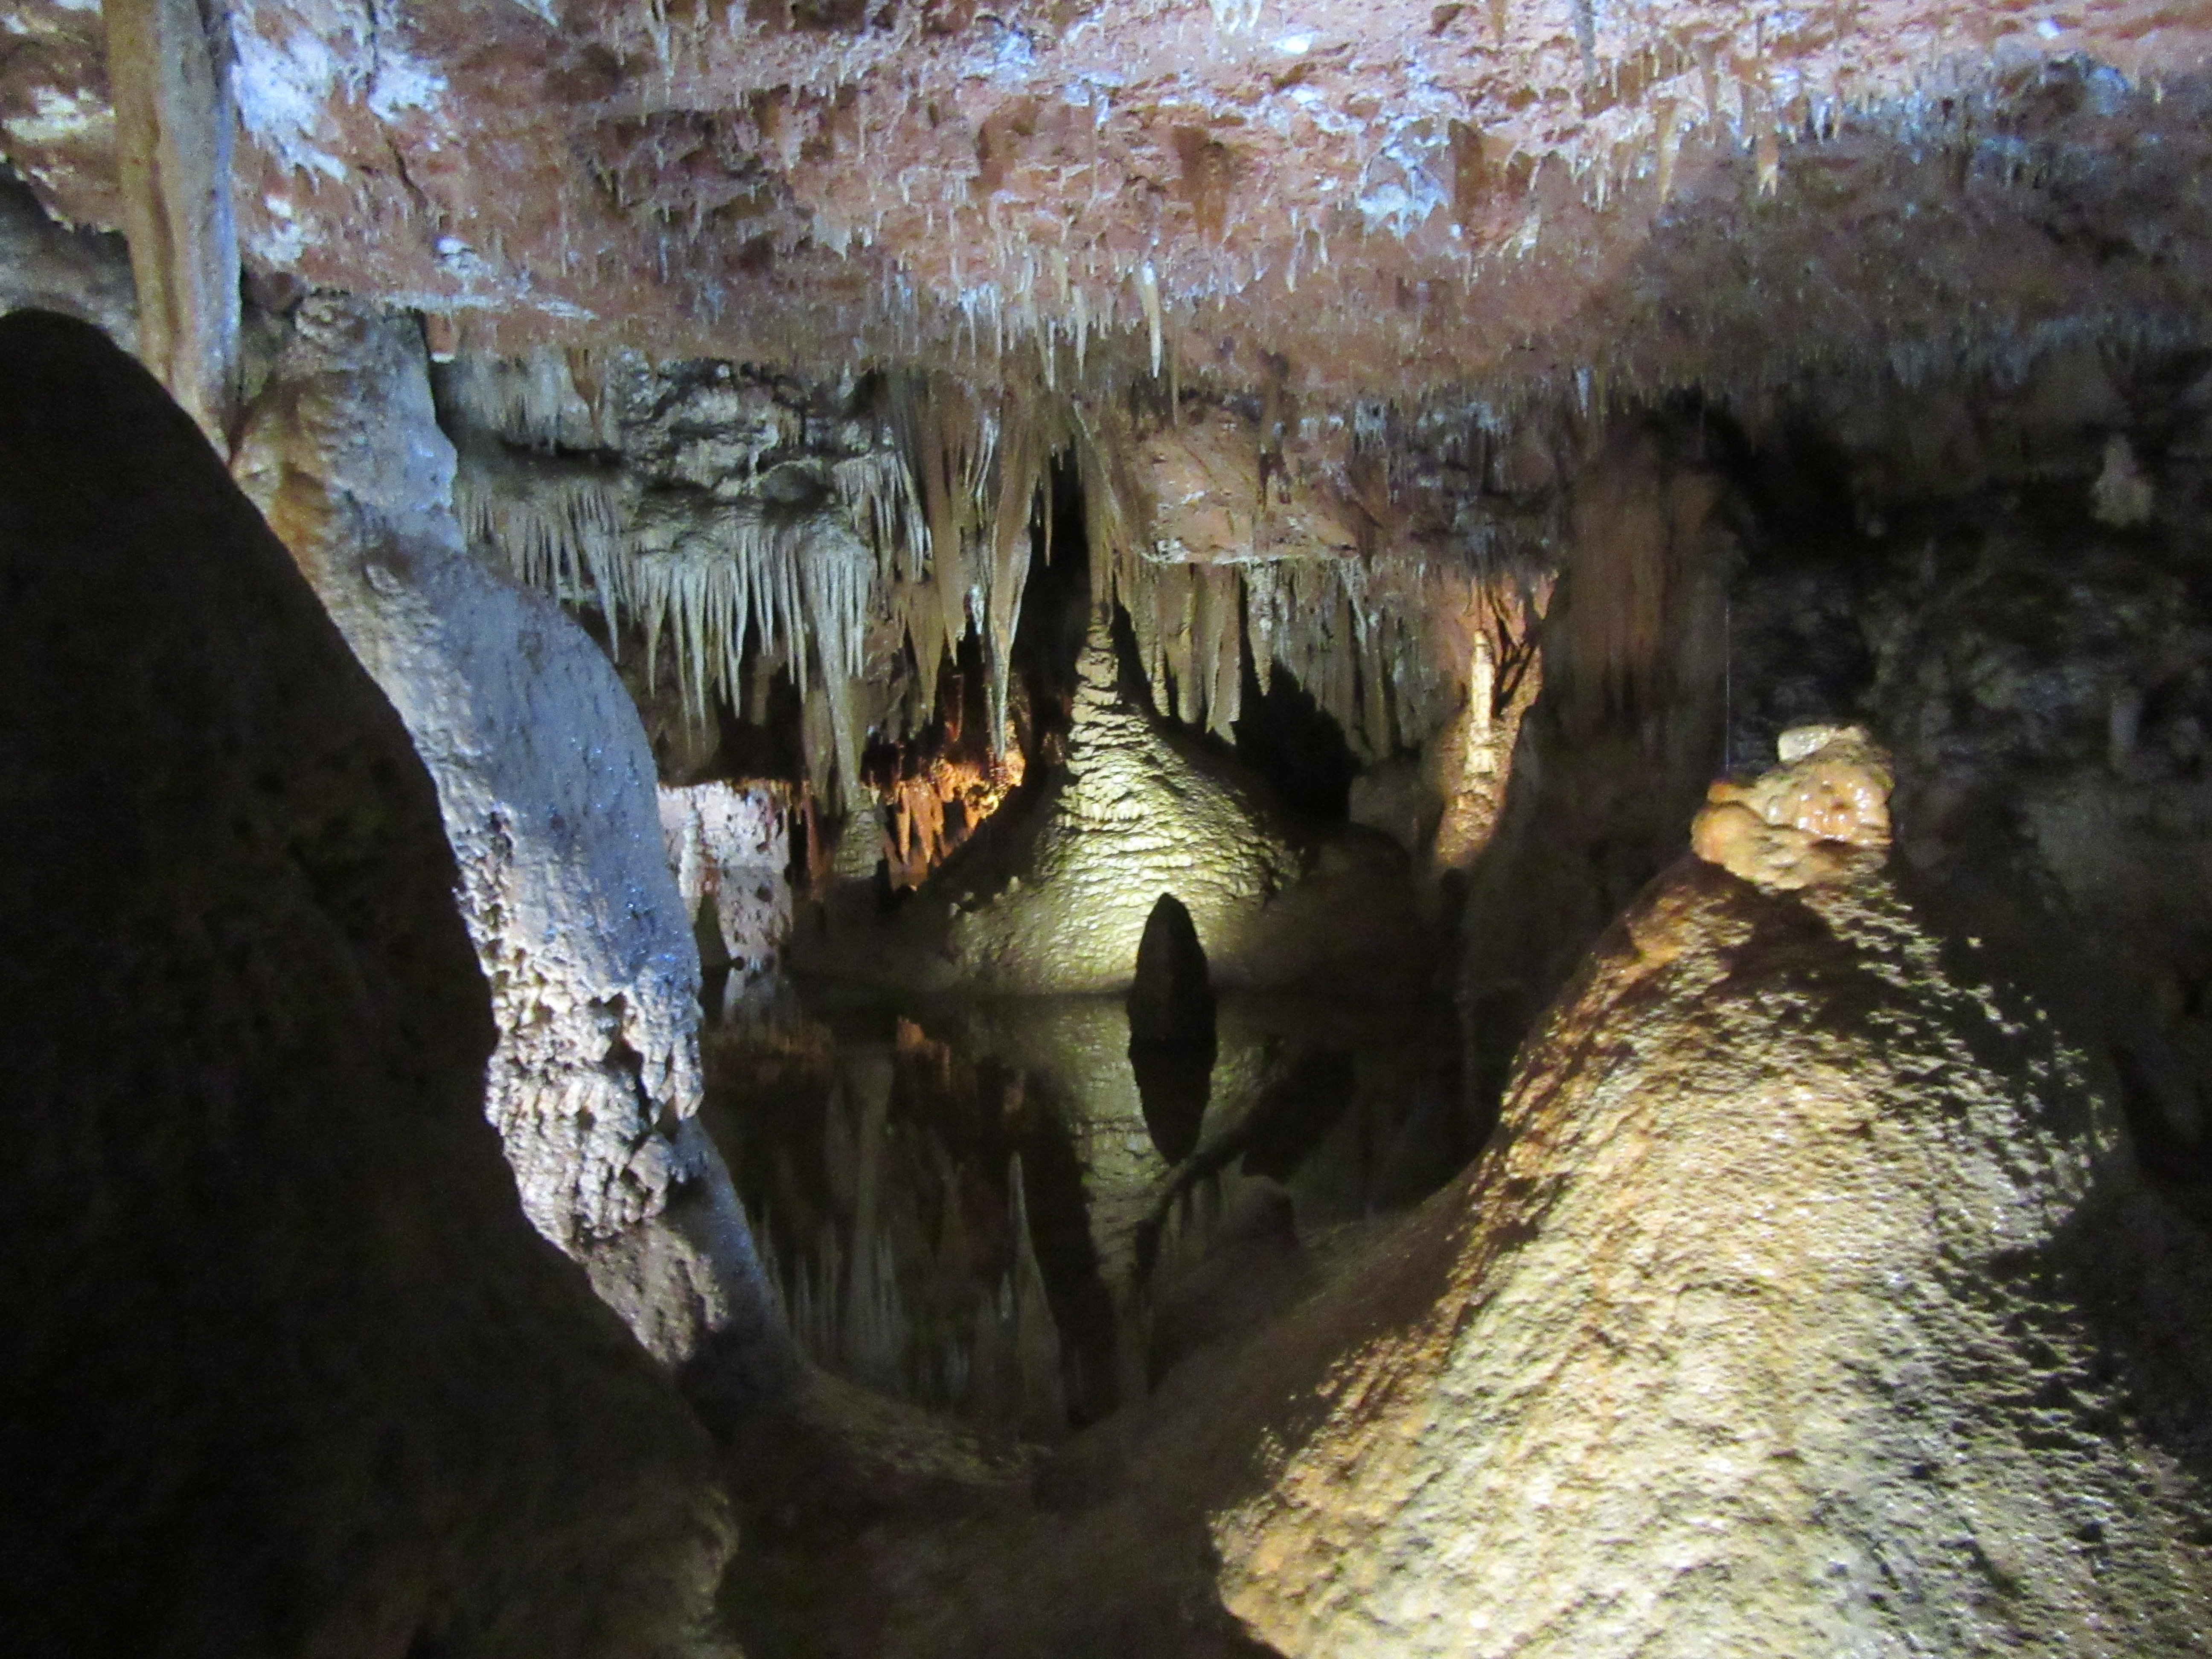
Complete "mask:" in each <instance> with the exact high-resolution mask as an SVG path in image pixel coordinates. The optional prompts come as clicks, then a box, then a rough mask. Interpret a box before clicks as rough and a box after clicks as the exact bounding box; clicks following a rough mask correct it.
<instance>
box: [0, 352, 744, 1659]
mask: <svg viewBox="0 0 2212 1659" xmlns="http://www.w3.org/2000/svg"><path fill="white" fill-rule="evenodd" d="M0 384H4V385H5V386H7V388H8V393H7V397H6V398H5V399H4V400H0V592H4V593H5V595H6V600H5V604H4V606H0V635H4V648H0V696H4V697H5V699H6V702H7V706H8V708H9V717H8V720H7V721H6V722H5V724H4V726H0V842H4V844H5V845H6V847H7V848H8V856H7V859H6V860H5V862H4V866H3V867H0V937H4V938H5V939H7V940H8V942H9V946H8V949H7V950H6V951H5V952H4V953H0V998H4V1001H5V1004H6V1006H7V1008H8V1010H9V1017H10V1020H11V1024H12V1030H13V1036H12V1037H11V1039H10V1042H9V1055H10V1060H9V1072H10V1082H9V1087H8V1089H7V1090H6V1091H5V1092H4V1095H0V1120H4V1122H5V1126H6V1134H7V1138H8V1141H9V1156H8V1157H7V1158H6V1159H5V1160H4V1161H0V1262H4V1263H5V1267H4V1268H3V1269H0V1329H4V1330H5V1332H6V1333H7V1334H6V1337H5V1339H4V1341H5V1345H6V1348H7V1352H8V1356H9V1357H8V1360H7V1363H6V1365H5V1367H4V1373H3V1374H0V1536H4V1537H5V1538H6V1539H7V1541H8V1542H7V1545H6V1548H5V1553H4V1559H0V1624H4V1626H5V1627H6V1630H7V1636H6V1638H5V1644H6V1645H7V1647H8V1649H9V1651H11V1652H15V1653H20V1654H23V1655H26V1656H38V1659H46V1656H62V1655H68V1656H89V1655H94V1654H107V1653H125V1652H137V1653H155V1652H158V1653H163V1654H170V1655H176V1656H194V1659H197V1656H206V1659H218V1656H220V1659H248V1656H258V1655H269V1656H274V1655H278V1654H285V1655H296V1654H303V1653H315V1654H319V1655H327V1656H332V1659H353V1656H359V1659H389V1656H392V1655H395V1654H402V1653H412V1654H416V1655H422V1654H428V1653H434V1652H435V1653H441V1654H452V1655H463V1654H466V1655H472V1656H476V1655H481V1656H489V1655H513V1656H516V1659H520V1656H524V1655H530V1656H543V1655H550V1654H559V1655H567V1656H577V1659H582V1656H589V1655H606V1656H613V1655H616V1654H620V1655H623V1656H625V1659H628V1656H647V1655H654V1656H675V1655H679V1654H683V1655H697V1654H702V1653H705V1652H709V1651H714V1650H717V1644H714V1642H713V1641H712V1640H710V1639H709V1638H708V1632H707V1628H706V1623H707V1620H708V1612H709V1607H710V1605H711V1601H712V1595H713V1591H714V1584H715V1582H716V1580H717V1577H718V1576H719V1573H720V1568H721V1565H722V1563H723V1561H724V1559H726V1556H727V1554H728V1553H729V1550H730V1547H731V1544H732V1538H731V1535H730V1532H729V1528H728V1523H727V1520H726V1514H725V1504H724V1499H723V1497H722V1494H721V1492H720V1490H719V1488H718V1486H717V1485H716V1483H715V1481H714V1479H713V1478H712V1476H711V1474H710V1473H709V1470H710V1468H711V1464H710V1459H711V1457H712V1450H711V1447H710V1444H709V1443H708V1439H707V1437H706V1436H705V1434H704V1433H703V1432H702V1431H701V1430H700V1428H699V1427H698V1425H696V1422H695V1421H694V1420H693V1419H691V1418H690V1415H689V1413H687V1412H686V1411H685V1409H684V1407H683V1405H682V1404H681V1403H680V1402H679V1401H678V1399H677V1398H676V1396H675V1395H674V1394H673V1392H672V1391H671V1389H670V1387H669V1385H668V1384H667V1383H666V1382H665V1380H664V1379H663V1378H662V1377H661V1376H660V1375H659V1373H658V1372H657V1371H656V1370H655V1369H654V1367H653V1364H652V1363H651V1362H650V1361H649V1360H648V1359H647V1358H646V1356H645V1355H644V1354H643V1353H642V1352H640V1351H639V1350H638V1349H637V1347H636V1346H635V1345H634V1344H633V1343H632V1342H631V1340H629V1337H628V1336H627V1335H626V1334H624V1332H623V1330H622V1328H621V1327H620V1325H619V1324H618V1323H617V1322H616V1320H615V1318H614V1316H612V1315H611V1314H610V1313H609V1312H607V1310H605V1309H604V1308H602V1307H600V1306H599V1304H597V1303H596V1302H595V1301H594V1300H593V1298H592V1295H591V1293H590V1291H589V1290H588V1289H587V1287H586V1283H585V1279H584V1275H583V1273H582V1272H581V1271H580V1269H578V1268H576V1267H574V1266H572V1265H570V1264H568V1263H567V1262H565V1261H562V1259H561V1258H560V1257H559V1256H558V1255H556V1253H555V1252H554V1251H553V1249H551V1247H550V1246H549V1245H547V1244H545V1243H544V1242H543V1241H541V1240H539V1239H538V1238H537V1237H535V1236H534V1235H533V1234H532V1231H531V1230H530V1228H529V1225H528V1224H527V1223H526V1221H525V1220H524V1218H523V1216H522V1213H521V1210H520V1205H519V1204H518V1201H517V1197H516V1193H515V1188H514V1183H513V1180H512V1178H511V1177H510V1176H509V1175H508V1173H507V1168H506V1166H505V1165H504V1164H502V1163H501V1158H500V1151H499V1145H498V1141H497V1139H496V1137H495V1135H494V1134H493V1133H492V1131H491V1129H490V1127H489V1126H488V1125H487V1124H486V1123H485V1121H484V1120H483V1110H482V1105H483V1071H484V1062H485V1059H486V1056H487V1055H488V1054H489V1052H490V1049H491V1046H492V1041H493V1028H492V1022H491V1019H490V1018H489V1008H488V999H487V995H486V992H485V988H484V985H483V980H482V978H481V977H480V975H478V973H477V968H476V964H475V961H474V958H473V957H472V954H471V950H470V945H469V940H468V938H467V936H466V934H465V932H464V931H463V927H462V923H461V921H460V918H459V915H458V914H457V913H456V910H455V908H454V905H453V896H452V894H453V885H454V879H455V877H454V866H453V859H452V856H451V854H449V853H448V851H447V845H446V842H445V838H444V836H443V835H442V834H441V829H440V822H439V813H438V805H437V801H436V799H435V795H434V794H433V792H432V788H431V784H430V781H429V779H428V777H427V776H426V775H425V774H424V771H423V769H422V763H420V762H419V761H418V760H417V759H416V757H415V754H414V753H413V751H412V750H411V749H410V746H409V744H408V741H407V738H406V734H405V733H404V731H403V730H402V729H401V726H400V725H399V722H398V720H397V718H396V717H395V716H394V714H393V713H392V708H391V707H390V706H389V705H388V704H387V703H386V702H385V700H384V699H383V697H382V696H380V695H379V693H378V691H377V690H376V688H375V686H374V684H372V683H371V682H370V680H369V679H368V676H367V675H366V674H364V673H363V672H362V670H361V669H360V667H359V666H358V665H356V663H355V662H354V660H353V659H352V657H351V656H350V654H349V653H348V651H347V649H346V647H345V645H344V642H343V641H342V640H341V639H340V637H339V635H338V633H337V629H335V628H334V627H333V626H332V625H331V621H330V619H329V618H328V617H326V616H325V614H324V613H323V611H322V610H321V608H320V607H319V605H317V604H316V603H315V600H314V598H313V595H312V594H311V593H310V592H308V590H307V586H306V584H305V583H304V582H302V581H301V580H300V577H299V574H298V573H297V571H296V570H295V568H294V567H293V564H292V561H291V559H290V558H289V556H288V555H287V554H286V552H285V550H284V549H283V547H282V546H281V545H280V544H278V543H277V541H276V538H275V537H274V536H273V535H271V534H270V532H269V530H268V529H267V527H266V526H264V524H263V523H262V522H261V520H259V519H258V516H257V515H256V514H255V513H253V511H252V508H251V507H250V506H248V504H247V503H246V501H245V500H244V499H243V497H241V496H240V494H239V493H238V491H237V490H236V489H234V487H233V485H232V484H231V483H230V481H229V480H228V477H226V476H225V475H224V471H223V468H222V464H221V463H220V462H219V461H218V460H217V459H216V457H215V456H214V455H213V454H212V453H210V451H209V449H208V447H207V446H206V444H205V443H204V441H203V440H202V438H201V437H200V435H199V434H198V432H197V430H196V429H195V428H194V427H193V425H192V423H191V421H190V420H189V419H188V418H187V417H186V416H185V415H184V414H183V413H182V412H181V411H180V410H179V409H177V408H176V407H175V406H174V405H173V404H170V403H169V402H168V401H167V399H166V398H164V397H163V396H162V394H161V392H160V390H159V389H158V388H157V387H156V386H155V383H154V382H153V380H151V379H150V378H149V376H148V375H147V374H145V373H144V372H143V371H142V370H141V369H139V368H137V366H136V365H134V364H132V363H131V362H129V361H128V360H127V359H126V358H125V357H124V356H122V354H121V353H120V352H119V351H118V350H117V349H114V348H113V347H112V346H111V345H109V344H108V343H106V341H105V340H103V339H102V338H101V337H100V336H99V335H98V334H97V333H96V332H95V331H93V330H92V329H90V328H89V327H88V326H86V325H82V324H78V323H73V322H68V321H65V320H64V319H58V318H53V317H47V316H41V315H39V314H36V313H18V314H17V315H15V316H14V317H12V318H10V319H8V320H7V321H6V322H5V323H0Z"/></svg>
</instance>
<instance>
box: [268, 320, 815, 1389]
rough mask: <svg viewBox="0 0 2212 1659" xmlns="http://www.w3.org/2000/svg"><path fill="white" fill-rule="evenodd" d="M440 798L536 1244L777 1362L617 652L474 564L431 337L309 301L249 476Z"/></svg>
mask: <svg viewBox="0 0 2212 1659" xmlns="http://www.w3.org/2000/svg"><path fill="white" fill-rule="evenodd" d="M237 465H238V469H239V471H240V475H241V477H244V478H245V479H246V481H247V483H248V484H249V487H250V488H251V489H252V490H253V492H254V493H255V494H256V495H257V496H258V498H259V499H260V501H262V502H263V503H264V507H265V509H266V510H267V512H268V513H269V514H270V522H271V523H272V524H273V525H274V526H275V527H276V530H277V532H278V533H279V534H280V535H282V536H283V538H284V539H285V541H286V543H287V544H289V546H290V547H291V548H292V549H293V550H294V553H295V556H297V557H298V559H299V561H300V563H301V568H303V569H304V570H305V571H306V572H307V575H308V578H309V580H311V581H312V582H313V584H314V586H315V588H316V591H317V592H318V593H319V595H320V597H321V598H322V599H323V601H324V603H325V605H327V606H328V607H329V608H330V610H331V614H332V615H333V617H336V618H337V622H338V625H339V627H340V628H341V629H343V631H344V633H345V635H346V638H347V641H348V643H349V644H350V645H351V646H352V647H353V648H354V651H355V653H356V655H357V656H359V657H360V658H361V659H362V663H363V664H364V665H366V666H367V667H368V670H369V671H370V672H371V673H372V674H373V675H374V677H375V678H376V680H377V683H378V684H380V686H382V687H383V688H384V690H385V692H386V695H387V696H390V697H391V698H392V702H393V704H394V706H395V707H396V708H398V710H399V712H400V714H401V717H402V718H403V719H404V720H405V721H406V722H407V726H408V729H409V732H410V734H411V735H412V736H413V738H414V739H415V743H416V748H417V749H418V750H419V751H420V752H421V753H422V757H423V758H424V761H425V763H427V764H428V766H429V768H430V770H431V775H433V776H434V777H435V779H436V780H437V781H438V786H439V791H440V801H441V806H442V807H443V810H444V813H445V819H446V827H447V836H448V837H449V839H450V840H451V842H453V847H454V849H455V853H456V856H457V858H458V860H459V867H460V872H461V897H462V905H463V910H464V914H465V915H466V917H467V918H468V920H469V922H470V926H471V931H472V933H474V936H475V939H476V942H477V951H478V954H479V956H480V957H481V959H482V960H483V964H484V969H485V973H486V975H487V977H488V978H489V980H490V981H491V985H492V997H493V1009H494V1012H495V1017H496V1018H497V1021H498V1026H499V1034H500V1040H499V1045H498V1047H497V1048H495V1050H494V1052H493V1055H492V1060H491V1066H490V1071H489V1079H488V1082H487V1093H486V1108H485V1109H486V1110H487V1112H488V1113H489V1115H490V1117H491V1119H492V1121H493V1122H494V1123H495V1125H496V1126H497V1127H499V1130H500V1133H501V1139H502V1140H503V1141H504V1142H505V1144H506V1147H507V1159H508V1162H509V1163H510V1164H513V1167H514V1169H515V1172H516V1179H517V1182H518V1183H519V1185H520V1188H521V1192H522V1198H523V1206H524V1208H525V1209H526V1212H528V1213H529V1215H530V1218H531V1219H532V1221H533V1222H535V1223H536V1224H537V1225H538V1229H539V1231H542V1232H543V1233H544V1234H545V1236H546V1237H549V1238H550V1239H552V1240H553V1241H554V1242H555V1243H557V1244H559V1245H561V1247H562V1249H566V1250H568V1251H569V1252H570V1253H571V1254H572V1255H575V1256H577V1257H578V1258H579V1259H580V1260H581V1261H584V1262H585V1263H586V1266H587V1267H589V1268H590V1269H591V1271H592V1275H593V1279H594V1281H595V1282H596V1283H597V1284H598V1285H599V1288H600V1291H601V1293H602V1294H603V1295H604V1296H605V1297H607V1298H608V1300H609V1301H610V1302H611V1303H612V1304H614V1305H615V1306H616V1307H617V1309H618V1310H621V1311H622V1312H623V1315H624V1316H625V1317H626V1318H627V1319H628V1320H629V1322H630V1324H631V1326H632V1328H633V1329H635V1331H636V1332H637V1334H638V1335H639V1338H640V1340H641V1341H643V1342H644V1343H645V1344H646V1345H647V1347H649V1348H651V1349H652V1350H653V1352H655V1353H658V1354H659V1355H661V1356H663V1357H664V1358H670V1359H678V1358H688V1357H690V1355H691V1354H692V1353H693V1352H695V1351H696V1350H697V1349H698V1348H699V1346H701V1344H702V1342H703V1341H705V1340H707V1339H708V1336H709V1335H710V1334H715V1333H726V1334H727V1337H728V1340H729V1341H730V1343H731V1344H732V1345H733V1346H735V1347H737V1348H738V1349H744V1348H753V1349H757V1350H759V1351H761V1352H763V1353H764V1354H765V1353H768V1352H772V1351H773V1350H774V1349H775V1346H776V1345H777V1343H778V1340H779V1339H778V1337H777V1334H776V1328H775V1321H774V1318H773V1316H772V1314H771V1312H770V1310H769V1293H768V1291H767V1290H766V1288H765V1285H764V1283H763V1281H762V1279H760V1276H759V1273H758V1269H757V1263H756V1261H755V1260H754V1257H753V1254H752V1247H751V1243H750V1238H749V1237H748V1235H747V1232H746V1229H745V1225H744V1216H743V1214H742V1212H740V1211H739V1210H738V1206H737V1202H736V1199H735V1196H734V1194H732V1191H731V1189H730V1186H729V1179H728V1176H727V1174H726V1171H724V1170H722V1168H721V1164H720V1158H719V1155H717V1154H716V1153H715V1152H714V1148H713V1146H712V1144H711V1142H709V1141H708V1139H707V1138H706V1136H705V1134H704V1133H703V1132H702V1131H701V1130H699V1128H698V1127H697V1126H696V1123H695V1122H694V1121H693V1117H694V1114H695V1113H696V1110H697V1107H698V1101H699V1079H698V1038H697V1029H696V1028H697V1021H698V1005H697V995H698V975H699V968H698V954H697V947H696V945H695V943H694V942H693V940H692V938H691V934H690V927H689V926H688V921H689V918H688V917H687V915H685V912H684V906H683V902H682V900H681V898H680V896H679V895H678V890H677V885H676V880H675V877H674V874H673V872H671V870H670V868H669V866H668V863H667V860H666V859H665V856H664V854H663V849H662V843H661V834H660V825H659V809H658V805H657V798H656V794H655V785H654V781H653V765H652V760H651V757H650V755H649V753H648V751H647V748H646V744H645V738H644V734H643V732H642V731H641V729H640V727H639V726H638V722H637V716H636V713H635V708H633V706H632V705H631V703H630V702H629V697H628V696H627V694H625V693H624V691H623V689H622V685H621V683H620V681H619V680H617V678H616V677H615V674H614V671H613V669H612V668H611V665H609V664H608V662H607V660H606V659H605V655H604V654H603V653H601V652H600V651H599V648H598V647H596V646H594V645H593V644H592V641H590V639H589V638H588V637H587V636H586V635H585V634H584V633H583V632H582V631H581V630H580V629H579V628H578V627H577V626H576V625H575V623H574V622H573V621H571V620H570V619H569V618H568V617H566V616H563V615H562V613H561V611H559V609H558V608H557V607H556V606H555V605H552V604H550V602H549V601H547V600H545V599H542V598H541V597H539V596H538V595H537V594H534V593H532V592H526V591H525V590H522V589H520V588H518V587H516V586H514V585H513V584H512V583H511V582H509V581H507V580H505V579H504V578H503V577H501V575H499V574H495V573H494V572H492V571H491V570H489V569H488V568H484V567H483V566H482V565H480V564H479V563H477V562H476V561H474V560H473V559H471V557H470V556H468V555H467V554H466V553H465V551H464V550H463V548H462V545H461V540H460V534H459V528H458V526H457V525H456V524H455V521H454V519H453V510H452V506H451V502H452V488H453V485H452V480H453V449H452V446H451V445H449V444H448V443H447V441H446V440H445V438H444V436H443V435H441V433H440V432H439V430H438V428H437V426H436V423H435V421H434V419H433V418H432V416H431V408H430V395H429V386H428V379H427V377H426V374H425V365H424V361H423V354H422V343H421V338H420V335H419V333H418V331H416V327H415V325H413V324H412V323H410V322H408V321H405V320H404V319H389V318H386V317H383V316H381V315H380V314H378V313H374V312H373V311H370V310H367V309H364V308H361V307H354V306H351V305H349V304H346V303H344V302H325V301H312V302H310V303H309V304H308V305H307V307H303V308H302V312H301V318H300V319H299V323H298V336H297V338H296V339H295V343H294V344H293V346H292V348H291V349H290V350H289V353H288V355H287V356H286V358H285V359H284V361H283V362H282V363H281V364H280V365H279V368H278V369H277V371H276V374H275V376H274V378H273V380H272V381H271V384H270V388H269V390H268V391H267V392H265V393H264V397H263V398H262V399H261V401H260V402H259V403H258V404H257V406H256V407H255V409H254V410H253V411H252V414H251V415H250V416H249V418H248V424H247V429H246V435H245V437H244V439H243V440H242V441H241V444H240V454H239V459H238V462H237Z"/></svg>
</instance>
